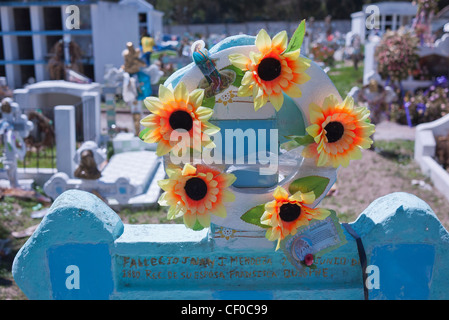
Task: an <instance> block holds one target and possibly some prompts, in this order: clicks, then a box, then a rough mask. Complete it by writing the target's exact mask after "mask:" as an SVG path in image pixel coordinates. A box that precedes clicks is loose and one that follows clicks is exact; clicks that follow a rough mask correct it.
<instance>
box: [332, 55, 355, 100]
mask: <svg viewBox="0 0 449 320" xmlns="http://www.w3.org/2000/svg"><path fill="white" fill-rule="evenodd" d="M327 75H328V76H329V78H330V79H331V80H332V82H333V83H334V85H335V87H336V88H337V90H338V92H339V93H340V95H341V96H342V98H345V97H346V95H347V94H348V92H349V91H350V90H351V89H352V87H355V86H358V87H361V86H362V84H363V64H359V68H358V70H355V69H354V67H353V66H352V65H351V66H345V65H344V64H343V63H339V64H337V65H336V66H335V67H332V68H331V70H330V71H329V72H328V74H327Z"/></svg>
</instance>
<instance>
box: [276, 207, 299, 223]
mask: <svg viewBox="0 0 449 320" xmlns="http://www.w3.org/2000/svg"><path fill="white" fill-rule="evenodd" d="M300 215H301V207H300V206H298V205H297V204H294V203H284V204H283V205H282V206H281V208H280V210H279V217H280V218H281V220H282V221H285V222H292V221H295V220H296V219H298V217H299V216H300Z"/></svg>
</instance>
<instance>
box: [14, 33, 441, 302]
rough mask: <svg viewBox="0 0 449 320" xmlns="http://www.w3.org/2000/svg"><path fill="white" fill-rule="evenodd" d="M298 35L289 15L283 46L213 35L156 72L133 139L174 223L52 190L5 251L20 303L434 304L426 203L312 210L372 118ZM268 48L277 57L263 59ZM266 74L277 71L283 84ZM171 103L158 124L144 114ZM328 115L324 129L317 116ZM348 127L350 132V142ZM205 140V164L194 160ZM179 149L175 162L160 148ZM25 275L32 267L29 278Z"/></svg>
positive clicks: (384, 201) (437, 289) (432, 231)
mask: <svg viewBox="0 0 449 320" xmlns="http://www.w3.org/2000/svg"><path fill="white" fill-rule="evenodd" d="M303 36H304V24H301V25H300V26H299V27H298V29H297V31H296V32H295V33H294V35H293V36H292V38H291V39H290V42H287V35H286V33H283V32H280V33H278V34H277V35H276V36H275V37H274V38H273V39H271V38H270V37H269V36H268V35H267V34H266V32H265V31H264V30H261V31H260V32H259V34H258V35H257V37H250V36H245V35H240V36H234V37H229V38H226V39H225V40H223V41H222V42H220V43H218V44H217V45H216V46H214V47H213V48H211V49H210V51H208V50H206V49H205V47H204V44H202V43H201V42H198V43H194V45H193V46H192V52H193V60H194V63H191V64H190V65H188V66H186V67H185V68H183V69H180V70H179V71H177V72H176V73H174V74H173V75H172V76H171V77H170V78H169V79H167V81H166V82H165V83H164V85H163V86H160V87H159V97H153V96H152V97H150V98H147V99H146V100H145V106H146V107H147V108H148V109H149V110H150V111H151V113H152V114H150V115H149V116H147V117H145V118H143V119H142V121H141V124H142V125H143V127H145V129H144V130H142V132H141V133H140V137H141V138H142V140H144V141H145V142H147V143H152V144H154V143H157V147H156V151H155V153H156V155H157V156H161V157H162V159H163V164H164V168H165V170H166V173H167V176H164V177H162V176H161V177H158V178H159V180H158V185H159V186H160V187H161V188H162V190H163V191H164V193H163V194H162V196H161V197H160V198H159V204H160V205H162V206H169V207H170V208H169V209H168V212H167V218H168V219H170V220H173V219H178V221H179V218H181V217H182V222H184V224H163V225H161V224H159V225H155V224H143V225H142V224H126V223H123V221H122V219H121V218H120V216H119V215H117V213H116V212H114V211H113V210H112V209H111V208H110V207H109V206H108V205H107V204H106V203H105V202H103V201H102V200H101V199H100V198H99V197H97V196H95V195H93V194H92V193H89V192H85V191H82V190H68V191H65V192H62V193H61V194H60V195H59V196H58V197H57V198H56V199H55V201H54V203H53V204H52V206H51V208H50V209H49V211H48V213H47V215H46V216H45V217H44V218H43V220H42V222H41V223H40V224H39V226H38V228H37V229H36V231H35V232H34V233H33V235H32V236H31V237H30V238H29V239H28V240H27V242H26V243H25V244H24V245H23V247H22V248H21V249H20V251H19V252H18V253H17V255H16V258H15V260H14V264H13V267H12V273H13V275H14V280H15V282H16V283H17V284H18V286H19V287H20V289H21V290H22V291H23V292H24V293H25V294H26V295H27V297H28V298H30V299H173V298H176V299H199V300H201V299H207V300H210V299H248V298H249V299H447V293H446V290H445V287H447V285H449V283H448V281H449V277H448V276H447V274H448V272H449V270H448V268H447V266H446V263H445V252H446V251H447V247H448V243H447V239H448V234H447V231H446V229H445V228H444V226H443V224H442V223H441V222H440V220H439V219H438V218H437V216H436V215H435V213H434V212H433V210H432V209H431V208H430V207H429V205H428V204H427V203H426V202H425V201H424V200H421V199H419V198H418V197H415V196H413V195H411V194H408V193H404V192H396V193H391V194H387V195H385V196H383V197H380V198H379V199H377V200H375V201H373V202H372V203H371V204H370V205H369V206H368V207H367V208H366V209H365V210H364V211H363V212H362V213H361V214H360V215H359V216H358V218H357V219H356V220H355V221H354V222H352V223H342V222H341V221H339V218H338V214H337V213H336V212H335V211H334V210H328V209H325V207H323V203H321V202H322V200H323V199H324V198H325V196H326V195H327V194H328V192H329V191H330V190H331V188H332V186H333V185H334V184H335V183H336V181H337V174H338V172H339V171H338V172H337V168H338V167H340V166H342V167H343V169H345V168H347V167H348V166H350V165H352V164H353V162H357V161H352V160H358V159H360V158H361V157H362V156H364V155H366V152H368V151H366V152H365V151H363V152H362V150H361V149H368V148H369V147H370V146H371V144H372V143H373V141H372V140H371V139H370V138H369V137H370V136H371V135H372V134H373V133H374V125H372V124H370V121H369V118H368V114H369V113H368V111H367V109H365V108H357V111H353V103H352V98H351V97H347V98H346V99H344V100H343V99H342V98H341V97H340V95H339V93H338V91H337V89H336V88H335V86H334V85H333V83H332V82H331V81H330V79H329V78H328V77H327V75H326V74H325V72H324V71H323V70H322V69H321V68H320V67H319V66H318V65H317V64H315V63H314V62H313V61H309V60H307V59H305V58H304V57H301V56H299V48H300V47H301V44H302V38H303ZM287 45H288V46H287ZM267 47H272V48H274V49H273V52H275V54H273V53H271V56H270V55H267V56H264V54H267V50H266V48H267ZM258 51H259V52H260V53H258V54H256V55H255V53H254V52H258ZM248 56H251V57H252V59H253V60H252V62H250V58H248ZM254 59H256V61H258V62H257V63H258V69H252V70H253V71H254V70H257V72H254V73H253V71H250V70H249V68H250V67H248V66H250V64H251V63H255V62H254V61H255V60H254ZM278 59H279V60H281V61H282V63H281V62H280V61H279V60H278ZM287 66H290V68H289V67H287ZM279 68H281V69H282V68H289V69H290V71H286V73H287V74H289V75H291V77H288V76H286V75H285V73H281V69H279ZM253 75H255V76H257V77H260V78H257V79H258V80H257V79H256V80H257V81H262V83H263V81H266V80H267V79H269V80H270V81H271V80H273V79H278V78H280V79H282V80H283V81H279V83H278V87H275V88H273V90H271V91H270V90H269V91H263V90H265V89H262V86H260V88H259V89H257V88H258V87H257V85H258V83H257V82H255V81H256V80H254V79H252V78H251V77H252V76H253ZM282 77H285V78H282ZM260 79H262V80H260ZM292 79H294V80H292ZM290 80H292V82H289V81H290ZM285 83H287V84H288V85H287V87H286V84H285ZM281 84H282V85H281ZM318 84H319V85H318ZM259 85H260V83H259ZM297 85H298V86H299V87H298V86H297ZM254 88H256V89H254ZM279 88H280V89H279ZM253 89H254V90H253ZM258 90H259V91H258ZM278 90H281V92H280V94H279V92H278ZM282 90H284V92H282ZM251 96H252V97H251ZM173 105H176V106H177V108H179V109H170V108H173ZM164 108H166V110H164ZM183 108H190V109H183ZM185 110H189V111H190V112H191V114H194V115H195V120H196V121H199V122H200V123H199V127H196V129H195V125H196V126H198V123H194V121H193V120H192V119H191V118H188V119H187V120H186V117H185V115H186V114H187V115H189V113H187V112H186V111H185ZM164 112H165V113H164ZM168 112H172V115H170V117H169V118H167V119H164V120H166V121H165V123H163V122H162V121H161V122H156V121H160V120H161V119H163V117H164V116H165V117H166V116H167V115H166V114H167V113H168ZM326 112H330V115H329V114H328V113H326ZM332 112H334V114H332ZM345 112H346V113H345ZM352 112H354V113H352ZM181 113H182V115H181ZM343 113H344V114H345V115H344V116H342V115H341V114H343ZM158 117H159V118H158ZM326 117H332V119H333V120H332V122H330V120H329V119H328V120H327V122H325V124H323V123H324V121H325V119H326ZM351 117H352V118H351ZM349 118H351V119H352V120H351V122H348V123H345V121H349V120H347V119H349ZM320 121H321V122H320ZM317 123H320V124H317ZM320 125H322V126H323V129H322V128H321V127H320ZM345 125H346V126H347V128H350V129H347V130H349V131H350V130H354V131H351V132H352V133H351V134H352V136H351V135H350V137H351V138H348V136H346V135H347V134H349V133H348V132H349V131H345V130H344V128H345V127H344V126H345ZM217 126H218V127H220V128H221V129H222V131H224V132H225V133H226V132H232V131H233V130H234V132H235V131H236V130H240V131H243V130H247V129H254V128H255V129H257V130H258V135H257V136H254V137H257V139H256V140H253V144H252V143H250V142H248V143H247V144H244V152H243V154H240V155H239V154H235V153H234V151H235V149H234V147H235V146H234V145H233V142H232V141H233V140H232V139H234V138H236V137H231V140H226V137H225V138H224V142H225V144H224V147H223V146H220V144H219V143H218V140H217V139H218V138H217V137H218V134H217V132H218V130H217ZM324 127H325V129H324ZM167 128H168V129H167ZM192 128H194V129H192ZM163 129H164V130H171V131H173V132H175V131H176V130H177V129H183V130H184V132H185V131H187V132H190V131H191V130H193V131H192V132H197V133H198V134H199V135H200V140H199V145H198V140H197V141H196V142H195V139H196V138H197V137H195V136H193V137H192V139H193V148H194V149H195V148H196V151H199V156H200V158H195V157H193V158H191V154H190V152H189V153H185V152H186V151H185V150H186V147H185V146H184V147H181V148H178V149H177V150H176V152H175V148H176V147H177V145H176V144H171V143H170V141H168V138H167V137H166V134H167V132H166V131H165V132H164V131H162V130H163ZM195 130H197V131H195ZM320 130H325V131H320ZM278 131H279V132H278ZM169 132H170V131H169ZM267 132H270V133H271V135H268V136H267V135H266V133H267ZM273 132H275V133H276V135H275V138H274V139H272V137H273V134H272V133H273ZM175 133H177V132H175ZM181 133H182V131H181ZM180 137H181V138H182V137H183V136H182V135H181V136H180ZM187 137H188V139H187V140H183V141H182V142H186V141H190V139H191V137H190V136H189V135H188V136H187ZM210 137H214V139H213V142H214V143H215V146H214V148H212V149H214V152H213V160H214V161H217V162H219V163H220V164H219V165H217V166H215V164H214V165H212V166H211V164H210V163H207V161H210V160H211V158H210V157H211V153H210V149H211V144H210V143H209V142H210V139H209V138H210ZM343 137H346V140H344V141H345V142H344V143H343V142H342V141H343V140H342V139H343ZM184 138H185V134H184ZM248 139H249V138H248ZM356 141H358V142H356ZM202 142H205V143H204V144H203V143H202ZM318 142H320V143H318ZM195 143H197V144H196V145H195ZM278 143H280V146H279V145H278ZM333 143H336V144H333ZM351 144H354V146H353V148H350V147H351ZM217 145H218V148H217ZM237 145H238V143H237ZM336 146H338V147H336ZM178 147H179V146H178ZM220 147H221V149H220ZM279 147H280V148H279ZM215 148H217V149H215ZM207 149H209V151H207ZM268 150H269V152H268ZM329 150H330V151H329ZM332 150H333V151H332ZM206 152H209V158H204V157H203V156H204V153H206ZM265 152H266V153H265ZM278 152H279V154H280V155H279V158H276V159H275V160H274V161H275V163H273V162H271V160H272V158H270V156H271V155H273V154H277V153H278ZM326 152H327V153H326ZM180 153H181V154H183V156H184V158H182V160H183V161H184V163H182V162H181V164H180V163H179V162H178V163H176V162H177V161H178V160H179V159H177V157H176V156H174V157H173V155H174V154H175V155H178V156H179V154H180ZM229 153H231V157H230V158H228V157H229ZM186 155H187V157H186ZM193 155H194V156H195V151H194V152H193ZM91 156H92V157H93V155H91ZM196 156H198V154H196ZM239 156H240V157H239ZM141 157H147V156H146V155H145V154H142V155H141ZM72 158H73V157H72ZM192 159H193V160H192ZM223 159H224V160H230V161H231V163H232V165H229V166H223V165H222V163H221V162H220V161H222V160H223ZM249 159H258V160H259V161H260V162H261V164H262V165H259V164H255V163H252V162H251V163H250V162H249ZM186 160H187V161H186ZM242 160H243V162H241V161H242ZM262 160H263V161H262ZM197 161H200V162H197ZM244 161H247V163H245V162H244ZM350 162H351V163H350ZM226 164H229V163H226ZM267 164H268V165H269V166H267ZM273 164H275V165H276V167H277V166H279V167H278V168H277V170H274V171H273V170H272V168H271V165H273ZM111 167H112V168H113V169H112V170H113V171H116V170H117V169H115V168H114V167H113V166H111ZM339 170H340V169H339ZM163 178H165V179H163ZM339 178H341V176H339ZM344 179H345V177H344V176H343V180H344ZM352 192H353V193H356V192H355V190H354V191H352ZM323 202H324V201H323ZM320 203H321V204H320ZM416 257H419V259H416ZM412 260H413V261H414V263H413V264H410V261H412ZM31 269H32V270H33V273H34V272H35V271H36V270H39V274H41V275H42V276H41V277H38V278H36V277H33V276H30V274H31V272H30V270H31ZM379 273H380V274H379ZM399 274H400V275H401V276H398V275H399ZM174 293H175V294H174Z"/></svg>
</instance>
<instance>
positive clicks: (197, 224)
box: [192, 220, 204, 231]
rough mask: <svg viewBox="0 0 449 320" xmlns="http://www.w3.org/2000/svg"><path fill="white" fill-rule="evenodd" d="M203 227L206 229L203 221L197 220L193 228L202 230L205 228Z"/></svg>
mask: <svg viewBox="0 0 449 320" xmlns="http://www.w3.org/2000/svg"><path fill="white" fill-rule="evenodd" d="M203 229H204V227H203V226H202V225H201V223H200V222H199V221H198V220H196V221H195V224H194V225H193V227H192V230H195V231H200V230H203Z"/></svg>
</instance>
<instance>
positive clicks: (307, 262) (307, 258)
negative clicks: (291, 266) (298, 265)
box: [304, 253, 313, 267]
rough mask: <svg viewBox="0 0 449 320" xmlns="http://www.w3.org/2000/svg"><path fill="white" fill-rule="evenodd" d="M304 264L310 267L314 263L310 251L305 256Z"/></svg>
mask: <svg viewBox="0 0 449 320" xmlns="http://www.w3.org/2000/svg"><path fill="white" fill-rule="evenodd" d="M304 264H305V265H306V266H308V267H310V266H311V265H312V264H313V254H311V253H308V254H306V256H305V257H304Z"/></svg>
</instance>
